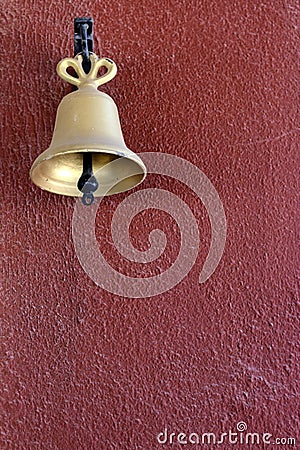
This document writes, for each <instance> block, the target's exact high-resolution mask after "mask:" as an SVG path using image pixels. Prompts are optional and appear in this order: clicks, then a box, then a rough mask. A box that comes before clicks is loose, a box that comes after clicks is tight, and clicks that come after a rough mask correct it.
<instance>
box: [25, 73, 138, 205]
mask: <svg viewBox="0 0 300 450" xmlns="http://www.w3.org/2000/svg"><path fill="white" fill-rule="evenodd" d="M84 152H91V153H92V161H93V173H94V175H95V177H96V178H97V180H98V183H99V187H98V189H97V190H96V192H95V193H94V195H95V196H103V195H109V194H115V193H118V192H123V191H126V190H128V189H130V188H132V187H134V186H136V185H137V184H139V183H140V182H142V181H143V179H144V178H145V176H146V168H145V166H144V164H143V162H142V160H141V159H140V158H139V157H138V156H137V155H136V154H135V153H133V152H132V151H131V150H129V149H128V148H127V147H126V145H125V142H124V139H123V135H122V131H121V126H120V121H119V115H118V109H117V106H116V104H115V102H114V101H113V99H112V98H111V97H110V96H109V95H107V94H105V93H103V92H100V91H98V90H97V88H96V87H95V86H94V85H93V84H92V83H91V84H89V83H88V82H86V83H85V84H84V85H83V86H81V87H80V88H79V89H78V90H77V91H75V92H72V93H71V94H68V95H66V96H65V97H64V98H63V99H62V101H61V103H60V105H59V107H58V110H57V115H56V122H55V129H54V134H53V138H52V142H51V144H50V147H49V148H48V149H47V150H46V151H44V152H43V153H42V154H41V155H40V156H38V158H37V159H36V160H35V161H34V163H33V166H32V168H31V171H30V176H31V179H32V181H33V182H34V183H35V184H36V185H37V186H39V187H40V188H42V189H45V190H48V191H51V192H54V193H57V194H63V195H71V196H80V195H82V193H81V192H80V191H79V189H78V187H77V182H78V179H79V178H80V176H81V173H82V160H83V156H82V155H83V153H84ZM120 158H121V159H120ZM116 159H120V161H118V163H117V164H116V163H113V161H115V160H116Z"/></svg>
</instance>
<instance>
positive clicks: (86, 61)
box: [74, 17, 94, 73]
mask: <svg viewBox="0 0 300 450" xmlns="http://www.w3.org/2000/svg"><path fill="white" fill-rule="evenodd" d="M93 24H94V21H93V18H92V17H77V18H76V19H74V56H76V55H78V53H81V54H82V57H83V61H82V67H83V70H84V71H85V73H89V71H90V68H91V63H90V55H89V52H93V51H94V40H93Z"/></svg>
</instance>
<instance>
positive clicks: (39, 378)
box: [2, 0, 299, 450]
mask: <svg viewBox="0 0 300 450" xmlns="http://www.w3.org/2000/svg"><path fill="white" fill-rule="evenodd" d="M296 14H297V3H296V2H295V1H293V0H287V1H285V2H282V1H279V0H276V1H265V2H262V1H258V0H251V1H250V0H248V1H247V0H235V1H224V0H222V1H221V0H204V1H201V2H200V1H188V0H181V1H179V0H174V1H168V2H161V1H158V0H147V1H145V0H139V1H136V0H131V1H129V0H128V1H125V0H124V1H116V0H111V1H109V2H108V1H106V2H88V1H81V2H76V1H73V2H69V1H63V2H62V1H57V0H54V1H53V2H43V1H41V0H35V1H34V2H32V1H29V0H22V1H21V0H6V1H4V5H3V21H2V29H3V30H4V38H3V41H2V58H3V62H2V69H3V72H2V74H3V84H2V87H3V92H4V96H3V103H4V108H5V114H4V121H3V128H2V141H3V146H2V154H3V159H4V172H5V174H8V176H5V177H4V178H3V180H2V187H3V192H4V198H3V200H2V210H3V232H4V264H3V279H4V290H3V314H2V316H3V325H2V335H3V336H4V339H3V347H2V348H3V352H4V359H3V362H2V367H3V379H4V390H3V398H4V402H3V403H4V408H3V409H4V420H3V421H2V428H3V447H2V448H7V449H26V450H33V449H47V450H53V449H59V450H66V449H71V450H78V449H88V450H90V449H97V450H98V449H122V450H123V449H124V450H125V449H126V450H127V449H128V450H132V449H145V450H149V449H151V450H152V449H158V448H161V447H163V446H162V445H160V444H159V443H158V441H157V435H158V433H159V432H161V431H163V430H164V429H165V428H166V427H167V429H168V433H171V432H174V433H179V432H184V433H192V432H195V433H199V434H201V433H204V432H210V431H211V432H214V433H216V434H219V435H220V434H221V433H222V432H228V431H229V430H230V429H232V431H236V426H237V423H238V422H240V421H244V422H245V423H246V424H247V426H248V431H250V432H257V433H262V432H266V433H271V434H272V435H273V437H274V438H276V437H295V438H297V433H298V430H299V422H298V423H297V419H298V415H297V408H298V406H299V404H298V403H297V373H299V360H297V331H298V329H299V328H298V321H297V320H298V317H299V316H298V317H297V314H296V311H297V310H296V307H297V303H296V302H297V284H296V273H295V272H296V269H295V266H296V258H297V256H299V253H298V250H297V241H296V162H297V161H296V159H297V146H298V138H299V136H298V133H297V130H298V129H297V122H296V112H297V103H296V90H297V81H298V79H297V78H298V72H297V56H296V46H297V38H296ZM85 15H91V16H93V17H94V20H95V51H96V52H97V53H98V54H100V52H101V54H102V55H103V56H108V57H110V58H112V59H114V60H115V61H116V63H117V65H118V68H119V73H118V76H117V77H116V78H115V79H114V80H113V81H111V82H110V83H109V84H108V85H106V86H105V87H104V88H103V90H104V91H105V92H107V93H109V94H110V95H111V96H112V97H113V98H114V100H115V101H116V103H117V104H118V106H119V111H120V117H121V122H122V128H123V133H124V136H125V140H126V142H127V144H128V146H129V147H130V148H132V149H134V150H135V151H139V152H146V151H154V152H166V153H170V154H172V155H177V156H180V157H182V158H185V159H187V160H188V161H190V162H192V163H193V164H195V165H196V166H197V167H198V168H199V169H201V170H202V171H203V172H204V173H205V174H206V175H207V176H208V177H209V178H210V180H211V181H212V182H213V184H214V186H215V187H216V189H217V191H218V192H219V195H220V198H221V199H222V202H223V205H224V208H225V211H226V217H227V221H228V235H227V242H226V249H225V253H224V255H223V258H222V260H221V263H220V265H219V267H218V268H217V270H216V272H215V273H214V275H213V276H212V277H211V278H210V279H209V280H208V282H207V283H205V284H203V285H199V284H198V276H199V273H200V271H201V267H202V265H203V262H204V260H205V257H206V255H207V252H208V248H209V241H210V226H209V220H208V217H207V214H206V212H205V209H204V207H203V205H202V204H201V202H200V201H199V200H198V199H197V198H196V197H195V196H194V195H193V193H192V192H190V191H189V190H188V189H187V188H185V186H183V185H182V184H180V183H178V182H176V181H172V179H166V178H165V177H160V176H158V175H157V176H156V175H150V176H149V177H147V179H146V181H145V182H144V184H143V186H141V187H139V188H137V190H138V189H142V188H145V187H154V186H155V187H159V188H164V189H167V190H170V191H171V192H174V193H175V194H176V195H178V196H179V197H180V198H182V199H183V200H184V201H185V202H186V203H187V204H188V205H189V206H190V208H191V209H192V211H193V213H194V215H195V217H196V219H197V221H198V224H199V230H200V235H201V247H200V252H199V257H198V259H197V261H196V264H195V266H194V267H193V269H192V270H191V272H190V273H189V274H188V276H187V277H186V278H185V279H184V280H183V281H182V282H181V283H180V284H179V285H177V286H176V287H175V288H173V289H172V290H170V291H169V292H166V293H164V294H162V295H159V296H157V297H153V298H147V299H128V298H121V297H119V296H116V295H113V294H110V293H108V292H106V291H104V290H102V289H101V288H100V287H98V286H96V285H95V284H94V283H93V281H92V280H91V279H90V278H88V276H87V275H86V274H85V272H84V271H83V270H82V268H81V266H80V264H79V262H78V259H77V257H76V254H75V251H74V246H73V242H72V235H71V226H72V214H73V209H74V203H75V201H74V199H72V198H64V197H60V196H56V195H53V194H50V193H47V192H42V191H41V190H39V189H38V188H37V187H35V186H34V185H33V184H32V183H31V182H30V180H29V169H30V166H31V164H32V162H33V160H34V159H35V157H36V156H37V155H38V154H39V153H40V152H41V151H42V150H44V149H45V148H47V146H48V145H49V143H50V139H51V135H52V130H53V125H54V119H55V113H56V108H57V106H58V103H59V101H60V100H61V98H62V97H63V95H65V94H66V93H67V92H70V90H71V88H70V87H68V86H67V85H66V84H65V83H64V82H63V81H62V80H60V79H59V78H58V77H57V75H56V73H55V66H56V64H57V62H58V61H59V60H60V59H61V58H62V57H66V56H72V52H73V18H74V17H77V16H85ZM127 195H128V194H121V195H118V196H116V197H111V198H108V199H106V200H105V202H104V204H103V205H102V207H101V211H99V212H98V214H97V222H98V223H97V224H96V225H97V227H98V228H97V230H98V239H99V245H101V246H102V247H103V251H104V254H105V255H106V256H107V258H108V259H109V260H110V262H111V263H112V264H117V266H118V264H122V262H120V258H119V257H118V255H117V253H116V250H115V249H114V248H113V246H112V245H111V236H110V221H111V217H112V212H113V211H114V209H115V207H116V206H117V204H119V203H120V201H121V200H123V199H124V198H126V196H127ZM145 221H146V224H145ZM156 227H161V228H162V229H163V230H164V231H165V232H166V234H167V237H168V240H169V245H168V246H167V249H166V254H165V257H164V258H163V259H162V260H161V261H160V264H161V268H162V269H163V268H165V267H169V266H170V264H172V261H173V259H174V257H175V258H176V254H177V253H176V252H178V249H179V246H180V242H179V237H180V236H179V234H178V230H177V228H176V226H175V225H174V224H173V222H172V219H171V218H170V217H169V216H168V215H167V214H164V213H162V212H159V211H148V212H147V213H144V214H142V215H140V216H139V217H137V218H136V219H135V221H134V224H133V226H132V239H133V242H134V243H135V245H137V246H138V248H140V249H141V250H145V249H146V248H148V247H147V246H148V245H149V244H148V235H149V232H150V231H151V229H153V228H156ZM172 242H173V244H172ZM171 244H172V245H171ZM130 267H131V266H130V265H127V264H124V265H123V266H122V270H124V273H129V272H130V270H131V271H132V270H133V269H131V268H130ZM127 271H128V272H127ZM155 271H156V266H155V264H154V265H153V264H152V265H150V267H149V271H148V272H147V271H146V272H145V274H146V275H147V276H151V274H154V273H156V272H155ZM130 273H132V272H130ZM298 439H299V436H298ZM298 443H299V440H298ZM229 446H230V445H229V444H228V443H227V444H224V445H223V448H229ZM164 447H165V448H179V447H180V445H179V444H178V443H177V444H173V445H171V444H165V446H164ZM247 447H249V448H250V446H249V445H248V446H246V445H245V444H243V445H241V444H239V445H238V446H236V448H247ZM185 448H197V446H195V445H192V444H189V445H186V446H185ZM198 448H199V447H198ZM207 448H208V446H207ZM209 448H213V446H209ZM277 448H283V446H281V447H280V446H278V447H277ZM286 448H287V447H286Z"/></svg>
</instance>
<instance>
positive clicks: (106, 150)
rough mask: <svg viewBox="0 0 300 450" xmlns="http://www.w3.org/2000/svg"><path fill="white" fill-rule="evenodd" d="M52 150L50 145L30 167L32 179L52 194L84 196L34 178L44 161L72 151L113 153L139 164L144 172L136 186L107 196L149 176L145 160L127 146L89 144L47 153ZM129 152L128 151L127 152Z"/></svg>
mask: <svg viewBox="0 0 300 450" xmlns="http://www.w3.org/2000/svg"><path fill="white" fill-rule="evenodd" d="M49 150H51V152H52V151H53V149H52V148H51V145H50V147H48V149H47V150H45V151H44V152H43V153H41V154H40V155H39V156H38V157H37V158H36V159H35V160H34V162H33V164H32V166H31V169H30V173H29V174H30V179H31V181H32V182H33V183H34V184H35V185H36V186H37V187H39V188H40V189H42V190H43V191H47V192H50V193H52V194H57V195H64V196H67V197H75V198H78V197H81V196H82V192H80V191H79V190H78V192H74V193H72V194H71V193H67V192H57V191H56V190H54V189H49V188H46V187H44V186H43V185H42V184H41V183H38V180H35V179H34V171H35V169H36V168H37V167H38V166H39V165H40V164H42V163H43V162H44V161H49V160H51V159H54V158H55V157H56V156H62V155H66V154H72V153H88V152H90V153H104V154H111V155H115V156H119V157H120V158H126V159H129V160H131V161H133V162H134V163H135V164H137V165H138V166H139V168H140V169H141V170H142V172H141V173H140V175H142V177H141V179H140V180H139V182H138V183H136V184H135V185H134V186H131V187H128V189H123V190H121V191H118V192H111V193H107V194H105V196H111V195H117V194H120V193H122V192H127V191H129V190H131V189H133V188H135V187H137V186H138V185H140V184H141V183H142V182H143V181H144V180H145V178H146V176H147V168H146V166H145V164H144V162H143V161H142V159H141V158H140V157H139V156H138V155H137V154H136V153H134V152H133V151H132V150H130V149H129V148H126V149H124V150H116V149H111V148H109V147H106V148H104V147H96V146H95V147H92V146H89V148H86V149H83V148H82V147H79V146H78V147H73V148H69V149H67V150H65V149H64V150H59V151H55V154H50V155H49V156H48V157H47V156H46V155H45V154H46V152H47V151H49ZM127 152H128V153H127ZM94 196H95V197H103V195H101V194H98V193H96V192H95V193H94Z"/></svg>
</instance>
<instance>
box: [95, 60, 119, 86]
mask: <svg viewBox="0 0 300 450" xmlns="http://www.w3.org/2000/svg"><path fill="white" fill-rule="evenodd" d="M100 67H105V68H106V69H107V72H106V73H105V74H104V75H101V76H100V77H99V78H97V74H98V71H99V69H100ZM116 73H117V65H116V63H114V62H113V61H112V60H111V59H109V58H101V59H98V61H97V62H96V63H95V64H94V65H92V68H91V71H90V73H89V76H91V78H92V79H94V80H95V85H96V86H97V87H98V86H101V85H102V84H105V83H107V82H108V81H110V80H112V79H113V78H114V77H115V76H116Z"/></svg>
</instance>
